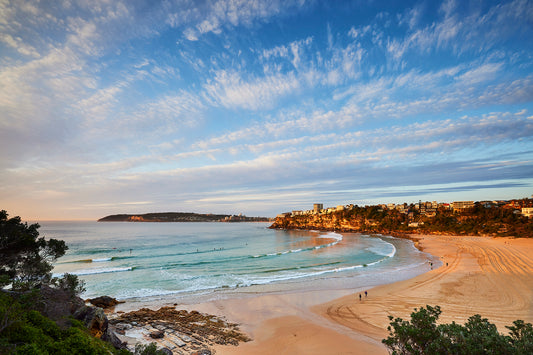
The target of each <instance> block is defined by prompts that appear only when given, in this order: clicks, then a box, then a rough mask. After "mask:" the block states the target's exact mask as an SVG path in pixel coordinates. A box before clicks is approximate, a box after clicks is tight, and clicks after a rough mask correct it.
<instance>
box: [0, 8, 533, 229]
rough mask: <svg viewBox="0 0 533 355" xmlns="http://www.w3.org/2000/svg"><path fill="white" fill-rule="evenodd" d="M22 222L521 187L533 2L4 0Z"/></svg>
mask: <svg viewBox="0 0 533 355" xmlns="http://www.w3.org/2000/svg"><path fill="white" fill-rule="evenodd" d="M0 181H1V184H0V208H1V209H6V210H7V211H8V213H10V215H20V216H21V217H22V218H23V219H30V220H32V219H33V220H34V219H43V220H44V219H96V218H99V217H102V216H104V215H108V214H113V213H141V212H157V211H192V212H199V213H209V212H212V213H241V212H242V213H245V214H246V215H263V216H274V215H275V214H277V213H279V212H283V211H290V210H294V209H308V208H310V207H311V206H312V204H313V203H317V202H321V203H324V205H325V206H330V205H338V204H348V203H356V204H359V205H365V204H375V203H388V202H396V203H397V202H404V201H405V202H415V201H418V200H419V199H422V200H437V201H454V200H486V199H488V200H490V199H508V198H523V197H529V196H531V194H532V193H533V3H532V2H531V1H526V0H514V1H497V2H496V1H481V0H476V1H442V2H438V1H305V0H295V1H291V0H283V1H282V0H279V1H276V0H270V1H260V0H255V1H244V0H220V1H191V0H183V1H179V0H178V1H170V0H168V1H147V0H146V1H143V0H135V1H130V0H124V1H109V0H94V1H74V0H64V1H53V2H49V1H46V2H39V1H22V0H20V1H11V2H10V1H8V0H0Z"/></svg>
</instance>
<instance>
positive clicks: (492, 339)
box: [382, 306, 533, 355]
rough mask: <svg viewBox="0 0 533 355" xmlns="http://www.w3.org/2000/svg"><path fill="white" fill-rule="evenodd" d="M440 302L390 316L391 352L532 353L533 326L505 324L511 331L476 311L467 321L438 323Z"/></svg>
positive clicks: (387, 344)
mask: <svg viewBox="0 0 533 355" xmlns="http://www.w3.org/2000/svg"><path fill="white" fill-rule="evenodd" d="M440 314H441V309H440V307H439V306H435V307H432V306H426V307H425V308H424V307H421V308H420V309H419V310H417V309H416V308H415V311H414V312H413V313H411V320H410V321H405V320H403V319H401V318H394V317H391V316H389V319H390V320H391V323H390V326H389V327H388V328H387V329H388V331H389V337H388V338H386V339H383V341H382V342H383V344H385V345H386V346H387V348H388V349H389V351H390V353H391V354H406V355H407V354H413V355H414V354H458V355H462V354H464V355H477V354H479V355H482V354H501V355H505V354H509V355H511V354H512V355H515V354H516V355H526V354H533V326H532V325H531V323H524V321H522V320H517V321H514V322H513V325H511V326H506V328H507V329H509V335H504V334H501V333H499V332H498V330H497V328H496V326H495V325H494V324H492V323H490V322H489V321H488V320H487V319H485V318H481V316H480V315H478V314H476V315H474V316H472V317H470V318H469V319H468V321H467V322H466V323H465V324H464V325H460V324H457V323H455V322H452V323H451V324H438V325H437V320H438V319H439V316H440Z"/></svg>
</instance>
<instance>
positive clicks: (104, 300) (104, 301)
mask: <svg viewBox="0 0 533 355" xmlns="http://www.w3.org/2000/svg"><path fill="white" fill-rule="evenodd" d="M88 301H89V302H90V303H91V304H92V305H94V306H96V307H101V308H109V307H113V306H116V305H117V304H119V303H124V301H122V302H121V301H118V300H117V299H116V298H113V297H109V296H100V297H96V298H91V299H89V300H88Z"/></svg>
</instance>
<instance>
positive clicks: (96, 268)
mask: <svg viewBox="0 0 533 355" xmlns="http://www.w3.org/2000/svg"><path fill="white" fill-rule="evenodd" d="M40 225H41V228H40V234H41V236H45V237H46V238H56V239H61V240H64V241H65V242H66V243H67V245H68V247H69V250H68V251H67V253H66V254H65V255H64V256H63V257H61V258H59V259H58V260H57V261H56V262H55V263H54V270H53V273H54V275H55V276H60V275H62V274H63V273H71V274H75V275H78V277H79V278H80V279H82V280H84V281H85V284H86V286H85V287H86V291H85V293H84V294H83V295H82V297H84V298H92V297H96V296H101V295H108V296H112V297H115V298H117V299H120V300H128V301H134V302H140V303H143V302H144V301H146V302H149V301H154V300H158V299H165V298H166V299H170V298H171V299H172V300H176V301H177V302H178V301H179V302H182V303H196V302H199V301H209V300H213V299H220V298H228V297H235V296H239V295H241V296H242V295H246V294H257V293H265V292H267V293H268V292H287V291H288V292H292V291H310V290H311V291H312V290H314V289H320V290H330V289H331V290H356V291H357V290H361V289H364V288H367V287H371V286H374V285H378V284H384V283H389V282H394V281H398V280H402V279H406V278H410V277H413V276H415V275H418V274H421V273H423V272H426V271H427V270H428V269H429V268H430V262H432V263H434V265H435V266H438V263H439V261H438V260H435V258H434V257H432V256H431V255H429V254H427V253H424V252H421V251H419V250H417V249H416V248H415V247H414V246H413V243H412V242H411V241H410V240H406V239H397V238H392V237H387V236H368V235H359V234H338V233H333V232H320V231H281V230H272V229H268V226H269V223H132V222H100V223H99V222H40Z"/></svg>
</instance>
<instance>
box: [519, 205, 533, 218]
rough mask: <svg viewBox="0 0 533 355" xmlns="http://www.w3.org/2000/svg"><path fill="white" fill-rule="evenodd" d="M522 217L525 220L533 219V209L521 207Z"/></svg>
mask: <svg viewBox="0 0 533 355" xmlns="http://www.w3.org/2000/svg"><path fill="white" fill-rule="evenodd" d="M522 216H525V217H527V218H531V217H533V207H523V208H522Z"/></svg>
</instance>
